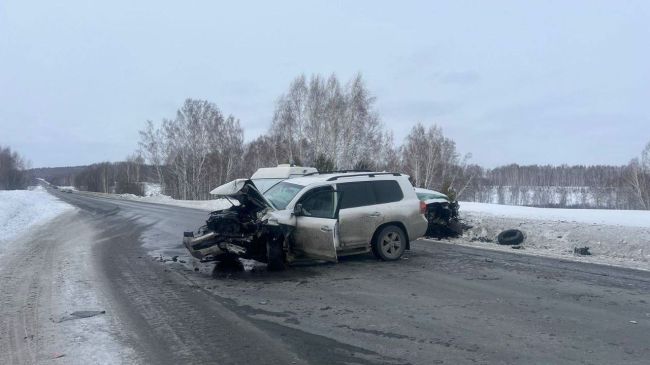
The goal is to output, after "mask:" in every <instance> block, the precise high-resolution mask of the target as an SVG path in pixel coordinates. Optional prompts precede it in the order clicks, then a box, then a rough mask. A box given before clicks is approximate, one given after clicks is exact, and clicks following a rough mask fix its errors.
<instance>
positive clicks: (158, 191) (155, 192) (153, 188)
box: [142, 182, 163, 196]
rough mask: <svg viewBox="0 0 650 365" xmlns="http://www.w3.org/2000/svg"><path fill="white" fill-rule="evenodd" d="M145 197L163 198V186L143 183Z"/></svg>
mask: <svg viewBox="0 0 650 365" xmlns="http://www.w3.org/2000/svg"><path fill="white" fill-rule="evenodd" d="M142 187H143V191H144V196H163V193H162V186H160V184H156V183H147V182H146V183H142Z"/></svg>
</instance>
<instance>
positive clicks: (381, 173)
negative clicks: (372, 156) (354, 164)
mask: <svg viewBox="0 0 650 365" xmlns="http://www.w3.org/2000/svg"><path fill="white" fill-rule="evenodd" d="M377 175H393V176H402V174H400V173H399V172H366V173H363V174H354V175H342V176H332V177H330V178H329V179H327V180H326V181H334V180H338V179H340V178H342V177H358V176H368V177H375V176H377Z"/></svg>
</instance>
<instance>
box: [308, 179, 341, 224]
mask: <svg viewBox="0 0 650 365" xmlns="http://www.w3.org/2000/svg"><path fill="white" fill-rule="evenodd" d="M336 200H337V194H335V193H334V190H333V189H332V187H331V186H322V187H318V188H314V189H312V190H311V191H309V192H307V193H305V195H304V196H303V197H302V198H301V199H300V201H299V202H298V203H299V204H301V205H302V213H303V215H305V216H307V217H316V218H335V216H336V203H337V201H336Z"/></svg>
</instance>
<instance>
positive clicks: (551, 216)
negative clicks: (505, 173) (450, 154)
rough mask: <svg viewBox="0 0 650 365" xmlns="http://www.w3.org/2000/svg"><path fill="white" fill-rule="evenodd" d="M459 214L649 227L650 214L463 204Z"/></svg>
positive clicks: (630, 211)
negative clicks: (469, 213) (462, 212)
mask: <svg viewBox="0 0 650 365" xmlns="http://www.w3.org/2000/svg"><path fill="white" fill-rule="evenodd" d="M460 210H461V211H464V212H472V213H487V214H492V215H496V216H501V217H510V218H527V219H536V220H548V221H565V222H578V223H589V224H606V225H610V226H627V227H650V211H648V210H610V209H561V208H534V207H522V206H516V205H499V204H487V203H474V202H460Z"/></svg>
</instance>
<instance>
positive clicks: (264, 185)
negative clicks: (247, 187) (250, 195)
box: [251, 179, 284, 194]
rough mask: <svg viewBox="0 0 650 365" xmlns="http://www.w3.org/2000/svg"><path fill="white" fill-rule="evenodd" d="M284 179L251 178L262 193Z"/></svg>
mask: <svg viewBox="0 0 650 365" xmlns="http://www.w3.org/2000/svg"><path fill="white" fill-rule="evenodd" d="M282 180H284V179H251V181H252V182H253V184H255V187H256V188H257V190H259V191H260V193H262V194H263V193H265V192H266V191H267V190H269V189H270V188H271V187H272V186H273V185H275V184H277V183H278V182H280V181H282Z"/></svg>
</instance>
